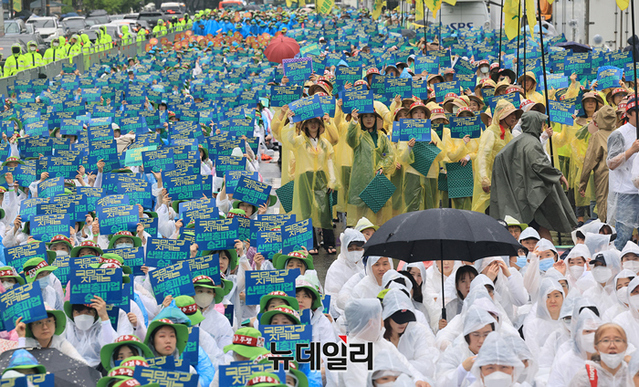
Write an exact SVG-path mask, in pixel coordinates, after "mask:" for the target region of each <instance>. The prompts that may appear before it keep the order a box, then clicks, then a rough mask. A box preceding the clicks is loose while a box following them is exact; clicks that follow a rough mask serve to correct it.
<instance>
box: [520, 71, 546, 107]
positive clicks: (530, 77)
mask: <svg viewBox="0 0 639 387" xmlns="http://www.w3.org/2000/svg"><path fill="white" fill-rule="evenodd" d="M524 81H525V86H526V98H528V99H529V100H531V101H533V102H535V103H540V104H542V105H544V106H546V99H545V98H544V95H543V94H541V93H540V92H538V91H537V77H535V73H533V72H532V71H526V74H523V75H522V76H520V77H519V80H518V81H517V83H519V84H520V85H522V87H524Z"/></svg>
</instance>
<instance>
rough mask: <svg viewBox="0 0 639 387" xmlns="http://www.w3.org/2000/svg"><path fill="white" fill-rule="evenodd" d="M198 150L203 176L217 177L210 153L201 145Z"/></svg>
mask: <svg viewBox="0 0 639 387" xmlns="http://www.w3.org/2000/svg"><path fill="white" fill-rule="evenodd" d="M197 148H198V151H199V153H200V174H201V175H202V176H209V175H215V167H214V166H213V161H211V159H210V158H209V151H208V150H207V149H206V148H205V147H203V146H202V145H201V144H198V146H197Z"/></svg>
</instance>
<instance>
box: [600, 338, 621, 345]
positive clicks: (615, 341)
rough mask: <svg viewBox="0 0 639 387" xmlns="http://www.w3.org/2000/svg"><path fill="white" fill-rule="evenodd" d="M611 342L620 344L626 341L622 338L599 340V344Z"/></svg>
mask: <svg viewBox="0 0 639 387" xmlns="http://www.w3.org/2000/svg"><path fill="white" fill-rule="evenodd" d="M611 343H615V345H621V344H625V343H626V341H625V340H623V339H614V340H609V339H603V340H599V344H603V345H606V346H608V345H610V344H611Z"/></svg>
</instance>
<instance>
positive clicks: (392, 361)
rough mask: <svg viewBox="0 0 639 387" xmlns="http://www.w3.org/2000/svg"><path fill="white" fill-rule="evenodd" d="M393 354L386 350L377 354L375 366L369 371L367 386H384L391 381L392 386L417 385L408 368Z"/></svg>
mask: <svg viewBox="0 0 639 387" xmlns="http://www.w3.org/2000/svg"><path fill="white" fill-rule="evenodd" d="M393 355H394V354H393V353H392V352H390V351H386V350H384V351H379V352H377V353H376V354H375V360H374V361H375V367H373V371H372V372H369V373H368V378H367V385H366V386H367V387H369V386H372V387H384V386H387V385H388V384H389V383H390V385H391V386H409V387H413V386H414V385H415V382H413V378H412V377H411V374H410V371H409V370H408V368H406V367H405V366H404V364H402V362H400V361H398V360H397V358H396V357H394V356H393ZM402 383H403V384H402Z"/></svg>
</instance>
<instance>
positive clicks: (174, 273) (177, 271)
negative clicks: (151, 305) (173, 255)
mask: <svg viewBox="0 0 639 387" xmlns="http://www.w3.org/2000/svg"><path fill="white" fill-rule="evenodd" d="M149 277H150V280H151V285H152V286H153V292H154V293H155V300H156V301H157V302H158V304H161V303H162V302H163V301H164V298H165V297H166V296H168V295H171V296H173V297H177V296H194V295H195V288H194V287H193V281H192V279H191V270H190V269H189V263H188V262H187V261H180V262H177V263H175V264H173V265H170V266H167V267H164V268H161V269H155V270H153V271H150V272H149Z"/></svg>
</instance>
